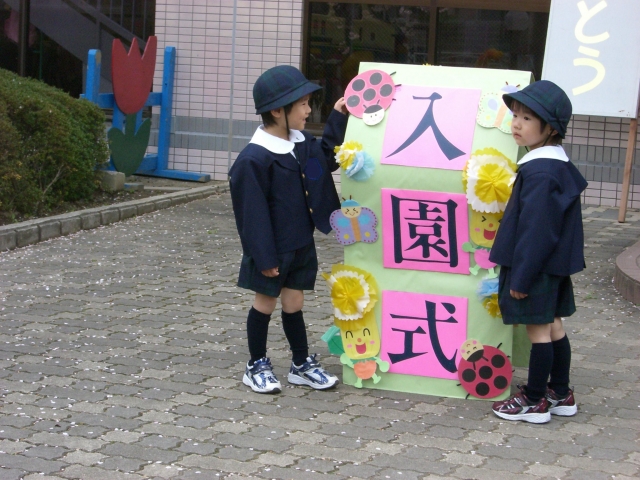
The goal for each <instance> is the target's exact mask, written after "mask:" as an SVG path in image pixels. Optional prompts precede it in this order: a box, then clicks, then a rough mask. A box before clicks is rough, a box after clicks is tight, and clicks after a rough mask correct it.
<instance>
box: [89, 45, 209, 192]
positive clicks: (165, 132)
mask: <svg viewBox="0 0 640 480" xmlns="http://www.w3.org/2000/svg"><path fill="white" fill-rule="evenodd" d="M101 61H102V54H101V53H100V50H89V58H88V65H87V81H86V85H85V92H86V93H85V94H83V95H81V98H85V99H87V100H89V101H90V102H93V103H95V104H97V105H98V106H99V107H100V108H113V122H112V123H113V126H114V127H116V128H119V129H121V130H122V129H123V128H124V121H125V117H126V115H125V114H124V113H123V112H122V111H121V110H120V109H119V108H118V105H117V104H116V102H115V98H114V96H113V93H100V67H101ZM175 68H176V48H175V47H166V48H165V49H164V70H163V72H162V91H161V92H151V93H149V97H147V101H146V102H145V104H144V106H145V107H151V106H154V107H155V106H159V107H160V126H159V130H158V153H157V154H151V155H145V157H144V159H143V160H142V163H141V164H140V168H138V170H137V171H136V174H138V175H148V176H152V177H162V178H171V179H174V180H190V181H193V182H208V181H209V180H211V176H210V175H209V174H208V173H196V172H185V171H182V170H170V169H169V168H168V166H169V145H170V139H171V116H172V107H173V78H174V72H175ZM141 123H142V111H140V112H138V114H137V116H136V131H137V130H138V128H140V124H141ZM108 169H109V170H115V168H114V166H113V162H111V161H109V167H108Z"/></svg>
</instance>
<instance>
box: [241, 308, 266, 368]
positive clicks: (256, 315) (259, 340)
mask: <svg viewBox="0 0 640 480" xmlns="http://www.w3.org/2000/svg"><path fill="white" fill-rule="evenodd" d="M269 320H271V315H267V314H266V313H262V312H260V311H258V310H256V309H255V308H253V307H251V310H249V315H248V316H247V340H248V341H249V354H250V355H251V360H250V361H249V365H253V362H255V361H256V360H260V359H261V358H262V357H266V356H267V335H268V333H269Z"/></svg>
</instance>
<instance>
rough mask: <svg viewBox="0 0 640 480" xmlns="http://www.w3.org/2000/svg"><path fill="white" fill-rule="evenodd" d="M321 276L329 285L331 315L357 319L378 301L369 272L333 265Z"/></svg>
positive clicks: (342, 318) (376, 290)
mask: <svg viewBox="0 0 640 480" xmlns="http://www.w3.org/2000/svg"><path fill="white" fill-rule="evenodd" d="M322 276H323V277H324V279H325V280H326V281H327V283H328V284H329V287H331V303H332V304H333V315H334V317H335V318H336V319H338V320H358V319H360V318H362V317H363V316H364V314H365V313H367V312H370V311H371V310H372V309H373V307H374V306H375V304H376V302H377V301H378V287H377V286H376V284H375V280H374V279H373V277H372V276H371V274H370V273H369V272H366V271H364V270H361V269H359V268H356V267H351V266H349V265H333V266H332V267H331V275H329V274H326V273H323V274H322Z"/></svg>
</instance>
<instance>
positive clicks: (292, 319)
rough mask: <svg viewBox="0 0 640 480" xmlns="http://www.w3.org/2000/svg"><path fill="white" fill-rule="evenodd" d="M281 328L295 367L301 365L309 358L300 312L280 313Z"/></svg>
mask: <svg viewBox="0 0 640 480" xmlns="http://www.w3.org/2000/svg"><path fill="white" fill-rule="evenodd" d="M282 328H283V329H284V334H285V336H286V337H287V340H288V341H289V347H290V348H291V353H292V357H293V358H292V360H293V363H294V364H295V365H302V364H303V363H304V362H306V361H307V357H308V356H309V345H308V344H307V329H306V327H305V325H304V318H303V316H302V310H298V311H297V312H294V313H287V312H285V311H284V310H283V311H282Z"/></svg>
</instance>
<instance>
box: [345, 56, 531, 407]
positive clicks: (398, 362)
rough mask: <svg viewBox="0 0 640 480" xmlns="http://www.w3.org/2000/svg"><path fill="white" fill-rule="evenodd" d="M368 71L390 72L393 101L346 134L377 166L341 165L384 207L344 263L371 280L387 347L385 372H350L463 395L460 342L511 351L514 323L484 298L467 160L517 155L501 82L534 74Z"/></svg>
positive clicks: (381, 383)
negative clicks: (372, 236)
mask: <svg viewBox="0 0 640 480" xmlns="http://www.w3.org/2000/svg"><path fill="white" fill-rule="evenodd" d="M366 71H377V72H383V73H384V74H386V75H388V76H389V77H390V78H391V79H392V80H393V82H394V83H395V89H394V92H395V93H394V98H393V100H391V101H390V102H389V105H390V106H389V108H388V109H387V110H386V112H385V115H384V118H383V119H382V121H380V123H378V124H375V125H368V124H366V123H365V122H364V121H363V119H361V118H358V117H356V116H354V115H352V116H351V117H350V118H349V123H348V125H347V131H346V135H345V142H357V143H358V144H361V145H362V148H363V150H364V151H365V152H366V153H367V155H369V156H370V157H371V158H372V159H373V161H374V163H375V171H374V173H373V175H371V177H370V178H368V179H366V180H365V181H356V180H354V179H352V178H350V177H348V176H347V175H346V174H344V173H343V175H342V177H341V181H342V191H341V195H342V197H344V198H345V199H350V200H351V201H354V202H357V203H358V204H359V205H361V206H362V207H365V208H368V209H370V210H371V211H372V212H373V213H374V214H375V215H376V217H377V219H378V220H379V225H378V226H377V228H378V234H379V240H378V241H377V242H373V243H365V242H355V243H353V244H350V245H348V246H345V250H344V263H345V265H349V266H353V267H357V268H359V269H362V270H364V271H366V272H369V273H370V274H371V276H372V277H373V278H375V281H376V284H377V293H378V295H379V301H378V302H377V304H376V306H375V308H374V310H373V312H372V313H373V314H374V315H375V321H376V323H377V326H378V330H379V333H380V352H379V358H377V359H369V360H376V361H379V362H384V364H385V365H386V364H388V370H385V371H382V370H381V369H378V371H377V372H378V373H377V375H379V377H377V378H376V379H364V378H363V377H362V376H361V377H357V376H356V373H354V369H353V368H351V367H348V366H346V367H345V368H344V370H343V380H344V382H345V383H347V384H350V385H361V386H363V387H365V388H378V389H384V390H395V391H402V392H414V393H421V394H428V395H439V396H449V397H457V398H465V397H466V396H467V392H466V391H465V390H464V388H463V387H462V386H461V383H460V381H459V380H458V366H459V364H460V361H461V358H462V357H461V354H460V352H461V350H460V349H461V346H462V345H463V343H465V342H466V341H467V340H468V339H476V340H477V341H478V342H480V343H482V344H483V345H487V346H492V347H494V348H499V349H500V350H501V351H502V352H504V354H505V355H506V356H509V357H510V358H513V355H514V350H513V348H512V347H513V345H514V343H515V342H514V338H515V337H514V329H513V327H508V326H505V325H504V324H503V323H502V320H501V319H500V318H496V317H495V316H492V315H491V314H490V313H489V312H488V311H487V309H485V307H484V306H483V305H482V303H481V300H480V298H479V296H478V286H479V284H480V282H481V281H482V279H483V278H484V277H485V276H486V275H489V272H488V270H486V269H482V268H480V267H479V266H478V263H479V262H480V260H479V259H481V258H483V257H482V256H481V254H482V253H483V252H484V253H486V250H482V249H480V248H478V249H477V250H476V251H475V253H473V254H470V252H471V250H469V248H468V247H469V245H470V244H471V243H472V242H473V241H474V239H473V238H472V237H471V235H470V221H471V217H470V211H471V210H470V206H469V199H468V198H467V192H466V188H467V185H475V184H476V183H477V181H476V179H474V180H473V181H472V182H467V180H466V177H465V175H467V173H466V172H467V169H466V167H467V165H468V163H469V162H471V161H473V160H474V158H477V157H479V156H480V157H482V156H483V155H487V152H494V151H495V152H498V154H499V155H500V156H501V157H500V158H506V159H508V160H509V161H511V162H512V163H513V164H515V162H516V161H517V160H518V147H517V145H516V144H515V142H514V141H513V138H512V137H511V135H510V127H509V121H510V120H509V116H508V115H507V112H506V106H505V105H503V104H502V103H501V102H502V100H501V99H502V93H504V91H505V89H506V90H510V91H512V90H513V89H517V88H518V87H519V88H522V87H524V86H525V85H527V84H529V83H530V82H531V74H530V73H529V72H518V71H512V70H494V69H474V68H455V67H432V66H425V65H398V64H385V63H366V62H362V63H361V64H360V74H363V73H364V72H366ZM365 77H366V75H365ZM365 93H366V92H365ZM363 95H364V93H363ZM483 99H484V100H483ZM487 118H488V119H489V121H488V120H487ZM478 119H480V120H478ZM497 127H501V128H497ZM505 130H506V131H505ZM498 154H496V155H498ZM504 161H505V162H506V160H504ZM486 171H487V172H489V173H487V175H491V172H493V170H491V169H490V168H489V169H487V170H486ZM478 188H480V187H478ZM482 194H483V192H478V195H482ZM483 219H484V217H483ZM496 223H497V222H496ZM492 232H495V228H494V229H493V230H492ZM483 268H484V267H483ZM520 330H522V331H524V329H520ZM352 333H353V332H352ZM357 338H358V337H357V335H355V336H354V341H356V340H357ZM527 352H528V349H527ZM520 365H521V364H520Z"/></svg>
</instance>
